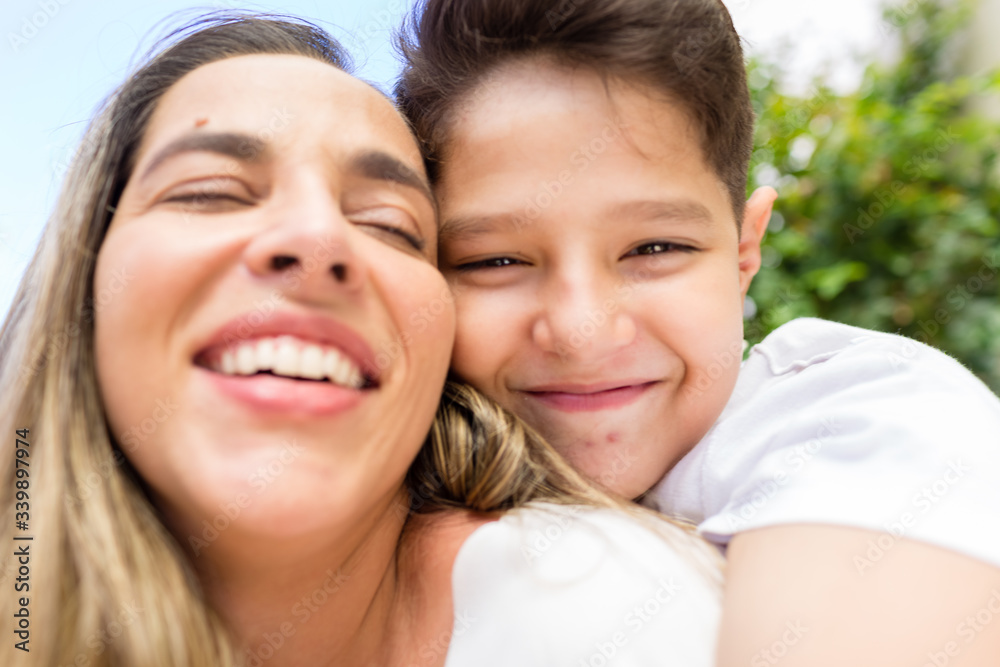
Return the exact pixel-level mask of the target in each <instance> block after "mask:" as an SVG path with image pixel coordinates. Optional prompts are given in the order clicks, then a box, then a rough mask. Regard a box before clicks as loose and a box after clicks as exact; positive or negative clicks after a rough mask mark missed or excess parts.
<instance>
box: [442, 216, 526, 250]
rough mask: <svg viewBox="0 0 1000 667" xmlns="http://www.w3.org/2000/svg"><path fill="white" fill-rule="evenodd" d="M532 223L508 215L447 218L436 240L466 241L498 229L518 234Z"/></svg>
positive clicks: (522, 218)
mask: <svg viewBox="0 0 1000 667" xmlns="http://www.w3.org/2000/svg"><path fill="white" fill-rule="evenodd" d="M533 222H534V220H532V219H529V218H527V217H517V216H515V215H510V214H500V215H479V216H468V217H461V216H460V217H457V218H448V219H447V220H442V221H441V225H440V227H439V228H438V240H439V241H440V242H441V243H443V242H445V241H457V240H466V239H470V238H475V237H477V236H482V235H483V234H489V233H491V232H495V231H497V230H498V229H505V230H511V231H515V232H518V231H521V230H522V229H523V228H524V227H526V226H527V225H530V224H532V223H533Z"/></svg>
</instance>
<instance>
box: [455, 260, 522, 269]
mask: <svg viewBox="0 0 1000 667" xmlns="http://www.w3.org/2000/svg"><path fill="white" fill-rule="evenodd" d="M519 264H524V262H522V261H521V260H519V259H514V258H513V257H490V258H489V259H480V260H477V261H475V262H467V263H465V264H459V265H458V266H456V267H455V270H456V271H476V270H480V269H501V268H503V267H505V266H517V265H519Z"/></svg>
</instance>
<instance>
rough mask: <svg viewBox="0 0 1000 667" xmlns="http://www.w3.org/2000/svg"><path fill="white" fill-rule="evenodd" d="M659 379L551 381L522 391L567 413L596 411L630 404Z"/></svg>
mask: <svg viewBox="0 0 1000 667" xmlns="http://www.w3.org/2000/svg"><path fill="white" fill-rule="evenodd" d="M657 384H660V381H659V380H652V381H650V380H619V381H613V382H602V383H600V384H589V385H587V384H569V383H564V384H550V385H541V386H538V387H533V388H531V389H522V390H521V393H523V394H524V395H526V396H528V397H529V398H531V399H533V400H536V401H538V402H540V403H542V404H543V405H545V406H547V407H551V408H555V409H556V410H561V411H563V412H593V411H597V410H610V409H613V408H620V407H623V406H625V405H628V404H630V403H632V402H634V401H636V400H638V399H639V397H640V396H642V395H643V394H645V393H646V392H647V391H648V390H649V389H651V388H652V387H654V386H655V385H657Z"/></svg>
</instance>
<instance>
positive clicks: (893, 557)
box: [399, 0, 1000, 667]
mask: <svg viewBox="0 0 1000 667" xmlns="http://www.w3.org/2000/svg"><path fill="white" fill-rule="evenodd" d="M407 57H408V59H409V66H408V68H407V70H406V72H404V75H403V79H402V81H401V83H400V86H399V94H400V99H401V101H402V103H403V105H404V108H405V110H406V111H407V113H408V115H409V116H410V119H411V121H412V122H413V124H414V126H415V128H416V130H417V132H418V134H419V135H420V136H421V137H422V138H423V140H424V142H425V147H426V149H427V154H428V159H429V162H430V165H431V173H432V177H433V178H434V179H435V185H436V187H437V194H438V196H439V199H440V206H441V220H442V222H441V247H440V252H439V258H440V264H441V269H442V271H443V272H444V273H445V275H446V276H447V277H448V278H449V280H450V282H451V284H452V286H453V289H454V292H455V294H456V305H457V309H458V317H459V320H458V336H457V341H456V348H455V352H454V355H453V360H452V363H453V370H454V372H455V374H456V375H457V376H459V377H460V378H462V379H464V380H465V381H467V382H469V383H470V384H472V385H474V386H475V387H477V388H478V389H480V390H481V391H483V392H485V393H486V394H488V395H489V396H491V397H492V398H494V399H495V400H497V401H498V402H500V403H501V404H502V405H504V406H505V407H507V408H508V409H510V410H512V411H514V412H515V413H517V414H518V415H519V416H521V417H522V418H524V419H525V420H526V421H528V423H530V424H531V425H532V426H534V427H535V428H536V429H538V430H539V431H541V432H542V434H543V435H545V436H546V438H547V439H549V441H550V442H551V443H552V444H553V445H554V446H555V447H556V448H557V449H558V450H559V451H560V452H561V453H562V454H563V455H564V456H565V457H566V458H567V459H568V460H569V461H570V462H571V463H572V464H573V465H574V466H575V467H576V468H577V469H578V470H580V471H581V472H583V473H584V474H586V475H588V476H589V477H591V478H592V479H595V480H597V481H599V482H600V483H602V484H603V485H604V486H606V487H607V488H609V489H610V490H612V491H615V492H618V493H620V494H622V495H624V496H626V497H631V498H635V497H640V496H643V495H644V494H645V499H646V500H647V501H648V502H649V503H650V504H652V505H654V506H656V507H658V508H659V509H660V510H661V511H664V512H665V513H668V514H672V515H675V516H680V517H683V518H686V519H689V520H691V521H693V522H695V523H697V524H698V525H699V530H700V532H701V533H702V534H703V535H704V536H705V537H706V538H708V539H710V540H712V541H713V542H715V543H717V544H719V545H728V552H727V556H728V559H729V570H728V576H729V583H728V587H727V591H726V601H725V605H726V608H725V616H724V620H723V627H722V632H721V644H720V653H719V664H721V665H730V664H751V665H767V664H775V663H776V662H777V661H778V660H781V661H782V664H783V665H789V666H791V665H800V664H801V665H811V666H813V667H814V666H816V665H841V664H846V663H848V662H849V663H850V664H855V665H857V664H871V665H880V666H882V667H885V666H894V665H901V666H902V665H914V664H921V661H923V662H925V663H926V664H934V665H941V664H949V665H977V666H978V665H987V664H990V665H992V664H994V663H995V656H996V655H997V654H998V652H1000V623H996V624H993V625H988V624H986V623H985V622H984V621H982V620H975V619H976V614H977V613H978V610H979V609H985V610H988V609H989V607H988V605H989V604H990V603H991V600H992V598H991V597H990V595H991V591H994V590H995V591H1000V537H998V536H997V535H996V534H994V532H993V531H991V530H989V529H988V528H986V527H987V526H990V525H994V524H995V523H996V515H997V512H998V511H1000V484H998V482H1000V403H998V401H997V399H996V397H995V396H993V395H992V394H991V393H990V392H989V391H988V390H987V389H986V388H985V386H983V385H982V384H981V383H980V382H978V380H976V379H975V378H974V377H972V376H971V375H970V374H969V373H968V372H967V371H965V370H964V369H963V368H961V366H959V365H958V364H957V363H955V362H954V361H953V360H951V359H949V358H947V357H946V356H944V355H942V354H941V353H939V352H936V351H934V350H932V349H931V348H928V347H925V346H922V345H919V344H917V343H914V342H912V341H909V340H907V339H903V338H900V337H896V336H891V335H887V334H878V333H874V332H869V331H863V330H860V329H855V328H852V327H847V326H844V325H837V324H833V323H828V322H822V321H818V320H801V321H797V322H793V323H791V324H789V325H786V326H785V327H782V328H781V329H779V330H778V331H776V332H775V333H774V334H772V336H770V337H769V338H768V339H767V340H765V341H764V342H763V343H762V344H761V345H760V346H758V347H757V348H755V349H754V350H753V351H752V352H751V353H750V356H749V359H748V360H747V362H746V364H745V366H743V367H742V370H741V364H740V358H741V354H740V352H741V347H742V345H741V342H742V301H743V298H744V297H745V295H746V292H747V289H748V288H749V285H750V281H751V279H752V278H753V276H754V275H755V274H756V272H757V270H758V269H759V268H760V241H761V239H762V237H763V235H764V232H765V230H766V228H767V223H768V220H769V218H770V213H771V206H772V204H773V201H774V198H775V197H776V193H774V191H773V190H770V189H767V188H765V189H762V190H759V191H758V192H756V193H754V195H753V197H751V199H750V200H749V202H745V203H744V201H743V197H744V193H745V188H746V173H747V166H748V162H749V155H750V148H751V146H752V130H753V112H752V109H751V106H750V101H749V93H748V90H747V86H746V76H745V71H744V65H743V58H742V52H741V49H740V45H739V38H738V37H737V35H736V34H735V31H734V30H733V27H732V23H731V21H730V19H729V16H728V13H727V12H726V10H725V8H724V7H723V6H722V5H721V3H719V2H717V1H716V0H660V1H657V0H620V1H618V2H598V1H597V0H594V1H585V0H580V1H576V2H572V3H565V2H564V3H554V2H553V3H546V2H541V3H539V2H528V0H479V1H476V2H463V3H458V2H449V1H447V0H431V1H429V2H428V3H427V4H426V5H425V7H424V9H423V15H422V16H421V17H420V18H419V19H418V20H417V23H416V25H415V28H414V33H413V35H412V36H411V41H410V43H409V44H408V46H407ZM650 489H652V490H650ZM997 599H998V600H1000V593H998V597H997ZM997 611H1000V608H998V610H997ZM970 613H971V614H972V616H969V614H970ZM990 613H992V612H990ZM968 618H972V619H973V621H974V622H975V623H977V624H978V625H977V626H976V627H978V629H977V630H975V631H973V632H972V635H971V638H970V635H968V634H967V633H966V630H968V629H970V628H972V627H973V626H972V625H968V623H971V621H968ZM984 618H985V616H984ZM990 618H991V619H992V615H990ZM887 619H891V620H887ZM963 624H966V625H963ZM873 628H878V631H877V632H872V629H873ZM942 661H943V662H942Z"/></svg>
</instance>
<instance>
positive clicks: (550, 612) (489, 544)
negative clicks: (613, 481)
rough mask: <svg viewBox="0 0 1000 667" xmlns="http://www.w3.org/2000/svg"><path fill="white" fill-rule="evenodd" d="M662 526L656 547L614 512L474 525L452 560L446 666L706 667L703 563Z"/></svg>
mask: <svg viewBox="0 0 1000 667" xmlns="http://www.w3.org/2000/svg"><path fill="white" fill-rule="evenodd" d="M668 528H671V529H672V530H674V532H675V533H677V535H675V536H674V537H673V538H672V539H669V540H665V539H663V538H661V537H659V536H657V535H656V534H655V533H654V532H653V531H651V530H649V529H648V528H646V527H644V526H643V525H641V523H640V522H639V520H637V519H635V518H633V517H631V516H629V515H628V514H626V513H624V512H615V511H611V510H596V509H588V508H580V507H559V506H554V505H538V506H531V507H528V508H524V509H521V510H516V511H514V512H511V513H509V514H507V515H505V516H504V517H503V518H502V519H501V520H500V521H497V522H493V523H489V524H486V525H484V526H482V527H480V528H479V529H478V530H476V532H475V533H473V535H472V536H471V537H470V538H469V539H468V540H467V541H466V543H465V544H464V545H463V546H462V549H461V551H460V552H459V555H458V557H457V559H456V562H455V567H454V571H453V575H452V579H453V589H454V600H455V625H454V629H453V634H452V640H451V645H450V647H449V651H448V656H447V661H446V665H447V667H482V666H484V665H485V666H491V665H496V666H498V667H499V666H501V665H502V666H504V667H508V666H510V665H518V667H535V666H537V667H543V666H545V667H557V666H560V665H566V666H567V667H579V666H580V665H586V666H589V665H598V664H599V665H608V666H612V665H616V666H619V667H626V666H630V667H631V666H640V665H650V666H652V665H666V664H676V665H685V666H688V667H700V666H704V667H709V666H710V665H712V664H713V659H714V648H715V642H716V633H717V630H718V619H719V614H720V607H719V604H720V602H719V593H718V590H717V588H718V587H717V584H715V583H713V581H712V578H713V577H712V572H711V571H710V569H709V568H710V567H712V566H711V565H709V563H710V562H711V561H709V560H707V559H705V560H702V559H701V558H702V557H700V556H699V555H698V554H700V553H702V552H701V551H700V550H699V549H698V548H695V547H693V546H692V540H691V537H690V536H688V535H683V534H680V531H679V530H676V529H673V527H672V526H668ZM703 548H707V547H703ZM685 552H690V553H685Z"/></svg>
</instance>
